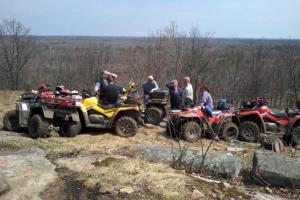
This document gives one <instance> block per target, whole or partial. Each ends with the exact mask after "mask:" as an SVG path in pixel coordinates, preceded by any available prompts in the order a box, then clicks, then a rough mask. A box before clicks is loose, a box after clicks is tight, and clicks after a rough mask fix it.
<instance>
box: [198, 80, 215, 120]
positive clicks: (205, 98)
mask: <svg viewBox="0 0 300 200" xmlns="http://www.w3.org/2000/svg"><path fill="white" fill-rule="evenodd" d="M200 92H201V96H200V99H199V103H200V106H203V107H204V110H205V112H206V114H207V115H208V116H209V117H212V111H213V109H214V105H213V99H212V97H211V94H210V93H209V89H208V87H207V86H206V85H202V86H201V87H200Z"/></svg>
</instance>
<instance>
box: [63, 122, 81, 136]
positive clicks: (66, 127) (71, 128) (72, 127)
mask: <svg viewBox="0 0 300 200" xmlns="http://www.w3.org/2000/svg"><path fill="white" fill-rule="evenodd" d="M80 131H81V123H80V122H65V123H63V125H62V126H61V127H59V135H60V136H63V137H75V136H76V135H77V134H78V133H80Z"/></svg>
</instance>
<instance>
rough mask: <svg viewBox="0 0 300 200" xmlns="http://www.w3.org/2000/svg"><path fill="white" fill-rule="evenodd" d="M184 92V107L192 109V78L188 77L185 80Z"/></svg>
mask: <svg viewBox="0 0 300 200" xmlns="http://www.w3.org/2000/svg"><path fill="white" fill-rule="evenodd" d="M183 84H184V90H183V97H182V106H183V107H190V106H191V105H192V104H193V86H192V84H191V79H190V77H188V76H186V77H184V79H183Z"/></svg>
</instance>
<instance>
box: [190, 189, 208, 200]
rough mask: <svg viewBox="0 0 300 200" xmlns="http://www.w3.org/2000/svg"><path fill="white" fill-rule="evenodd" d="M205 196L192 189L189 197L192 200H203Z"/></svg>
mask: <svg viewBox="0 0 300 200" xmlns="http://www.w3.org/2000/svg"><path fill="white" fill-rule="evenodd" d="M204 197H205V195H204V194H203V193H202V192H200V191H199V190H197V189H193V193H192V196H191V199H192V200H199V199H204Z"/></svg>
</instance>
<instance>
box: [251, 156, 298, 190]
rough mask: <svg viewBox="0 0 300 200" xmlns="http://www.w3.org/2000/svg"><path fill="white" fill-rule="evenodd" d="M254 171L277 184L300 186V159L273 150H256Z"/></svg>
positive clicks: (269, 181)
mask: <svg viewBox="0 0 300 200" xmlns="http://www.w3.org/2000/svg"><path fill="white" fill-rule="evenodd" d="M252 173H253V174H254V175H255V176H257V177H259V178H260V179H261V180H263V181H265V182H267V183H269V184H272V185H276V186H289V187H298V186H300V159H299V158H291V157H288V156H285V155H281V154H276V153H273V152H258V151H257V152H255V154H254V158H253V165H252Z"/></svg>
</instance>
